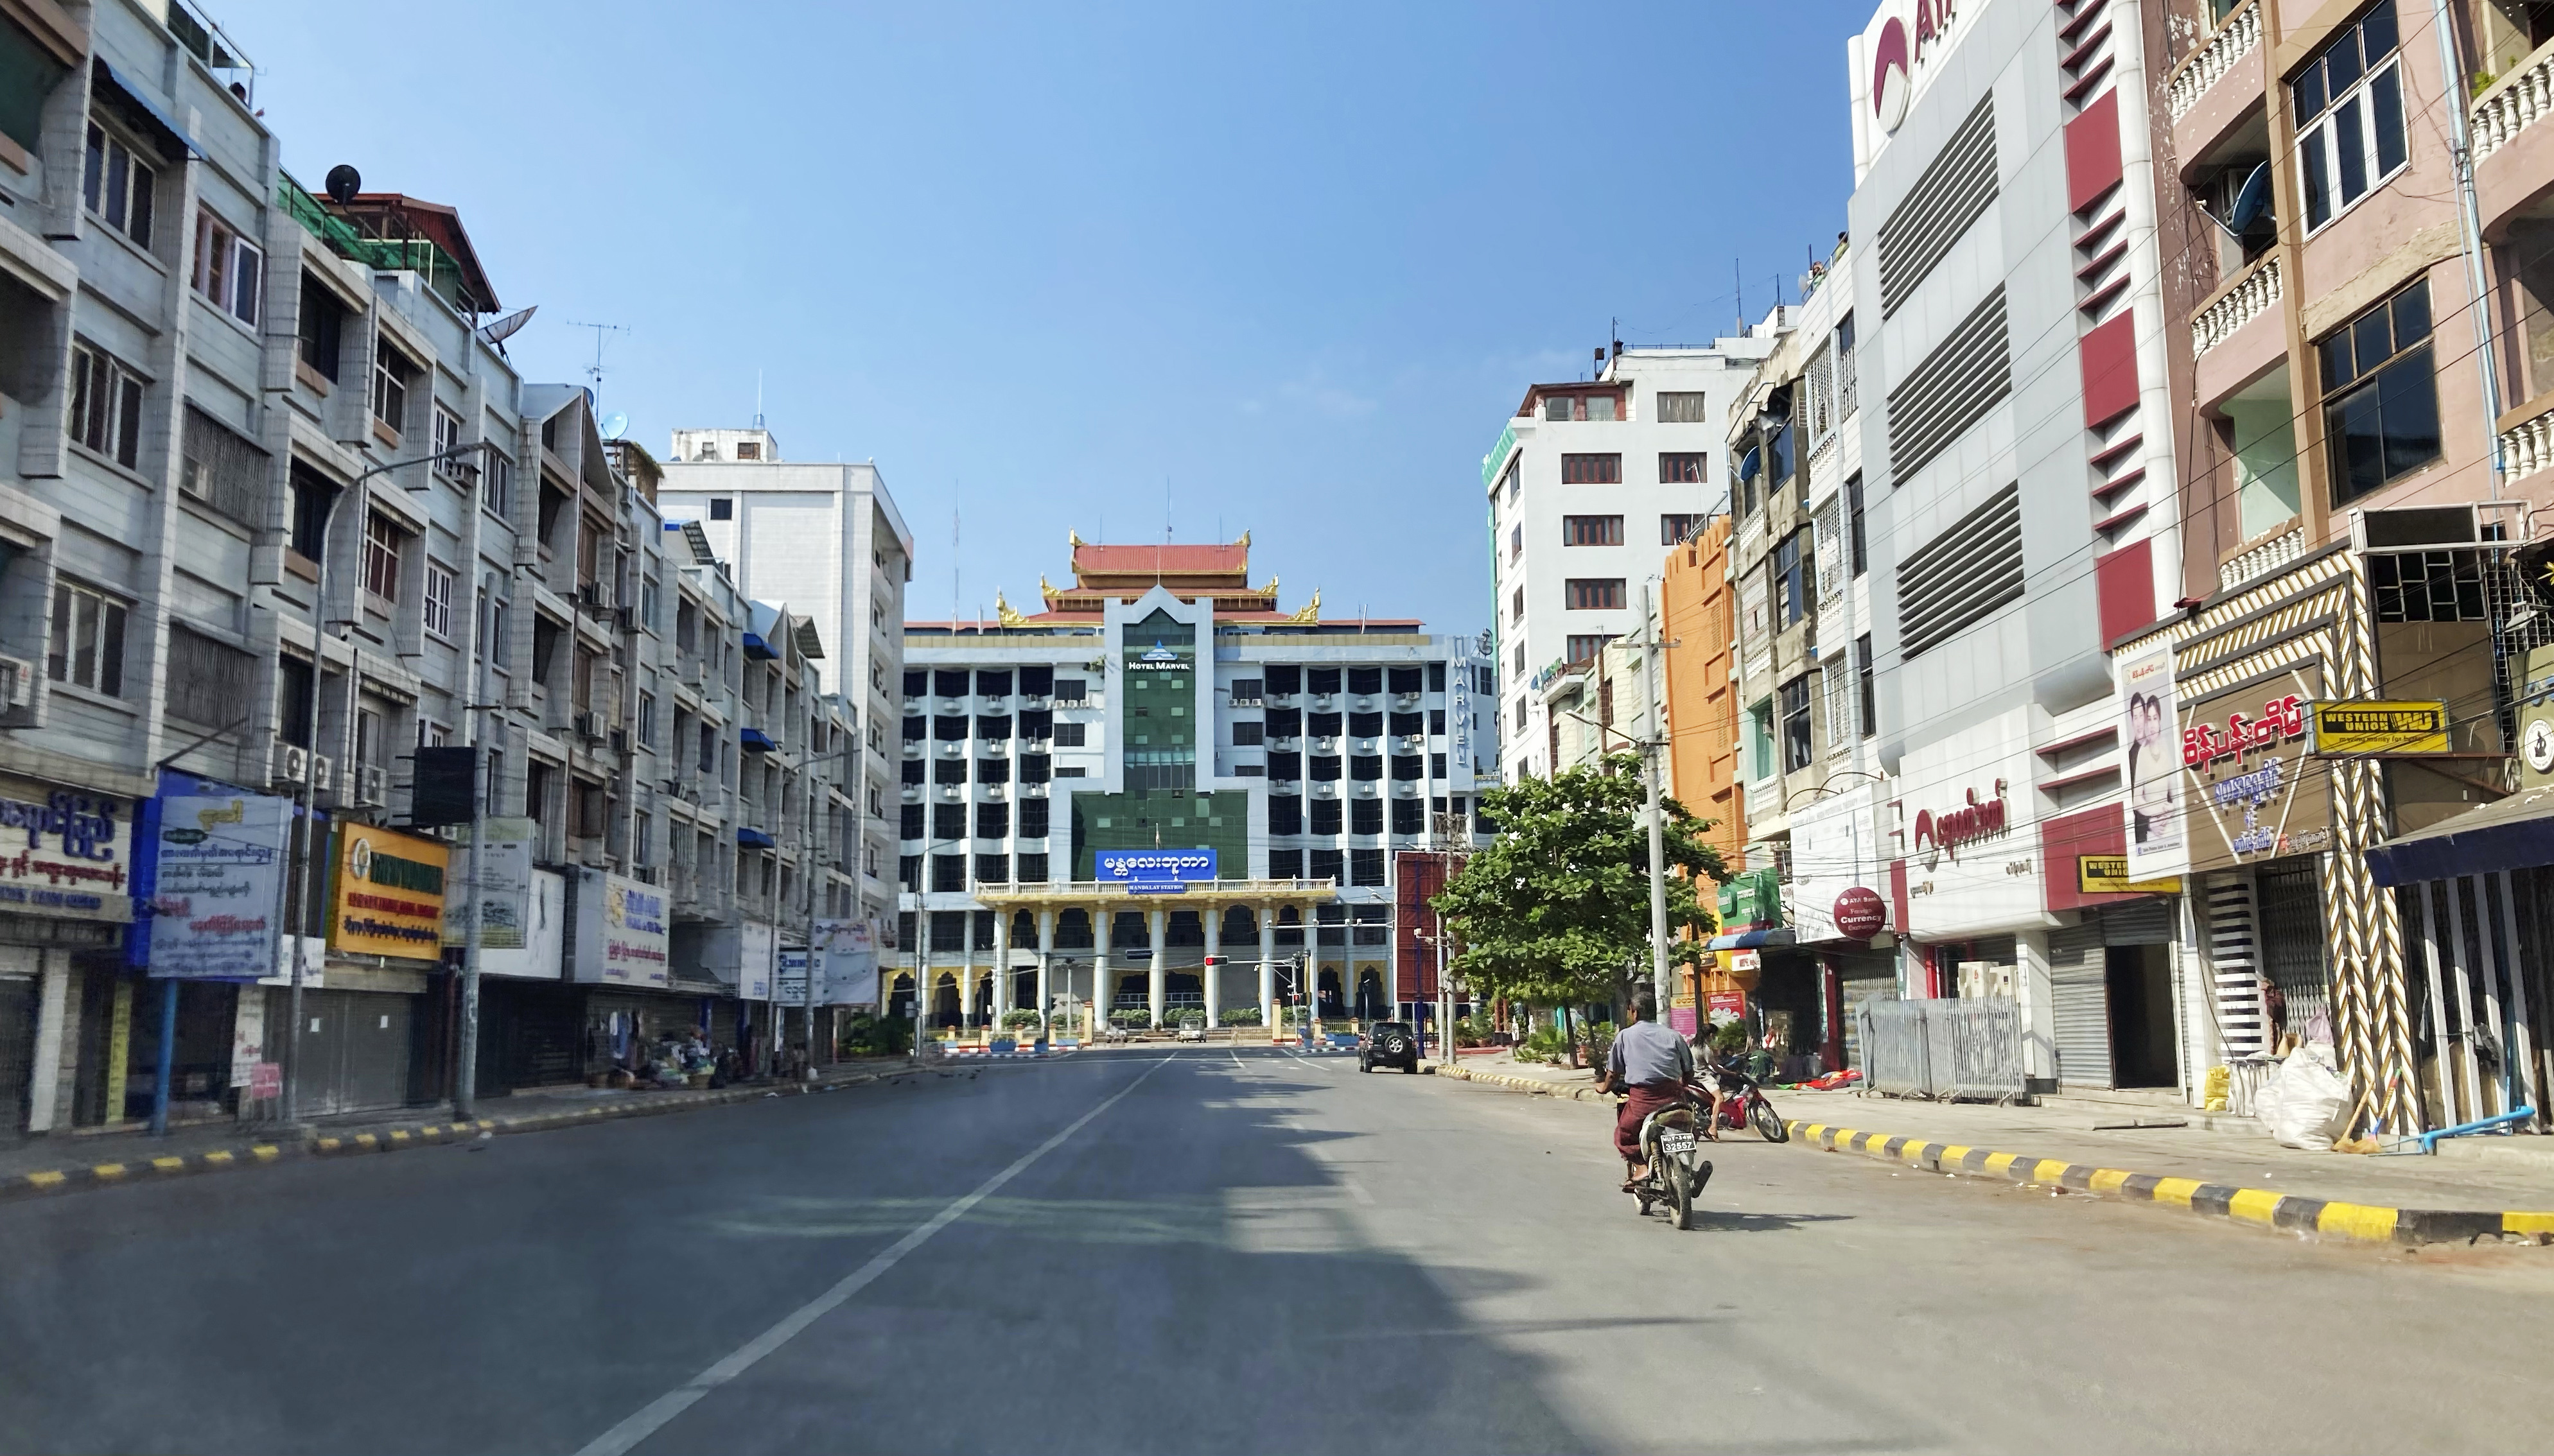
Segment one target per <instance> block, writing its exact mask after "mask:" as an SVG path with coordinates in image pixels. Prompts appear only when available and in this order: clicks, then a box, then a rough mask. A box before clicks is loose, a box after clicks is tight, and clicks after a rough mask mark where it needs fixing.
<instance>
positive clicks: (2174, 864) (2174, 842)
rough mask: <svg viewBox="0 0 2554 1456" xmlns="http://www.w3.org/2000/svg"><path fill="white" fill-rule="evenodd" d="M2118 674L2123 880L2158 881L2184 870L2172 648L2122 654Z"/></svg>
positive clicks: (2185, 838)
mask: <svg viewBox="0 0 2554 1456" xmlns="http://www.w3.org/2000/svg"><path fill="white" fill-rule="evenodd" d="M2119 671H2120V688H2119V696H2120V741H2121V742H2123V743H2125V744H2126V745H2127V746H2128V778H2129V824H2128V831H2129V833H2128V856H2129V868H2128V878H2129V879H2131V880H2152V879H2162V878H2164V877H2166V876H2170V875H2176V874H2180V873H2181V872H2183V871H2184V870H2186V869H2188V868H2189V867H2190V840H2189V835H2188V827H2187V826H2186V824H2185V823H2184V818H2185V816H2184V813H2183V803H2182V781H2181V775H2182V761H2181V724H2180V721H2179V720H2180V713H2179V705H2178V703H2177V701H2176V699H2175V697H2174V694H2173V685H2172V673H2173V654H2172V644H2171V643H2169V642H2164V643H2159V644H2157V645H2155V646H2153V647H2151V648H2148V649H2147V650H2145V651H2142V652H2139V653H2137V654H2136V655H2134V656H2124V657H2122V658H2121V659H2120V668H2119Z"/></svg>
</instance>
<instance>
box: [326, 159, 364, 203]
mask: <svg viewBox="0 0 2554 1456" xmlns="http://www.w3.org/2000/svg"><path fill="white" fill-rule="evenodd" d="M327 186H328V195H329V196H330V197H333V198H335V199H336V202H337V205H338V206H340V207H343V206H345V205H347V204H348V203H350V202H352V201H354V200H355V194H356V193H357V192H360V191H362V190H364V174H363V173H362V172H360V171H357V170H355V169H354V168H352V167H349V166H347V165H346V164H345V163H342V162H340V163H338V164H337V165H336V166H335V167H332V168H328V182H327Z"/></svg>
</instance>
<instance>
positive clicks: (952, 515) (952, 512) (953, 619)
mask: <svg viewBox="0 0 2554 1456" xmlns="http://www.w3.org/2000/svg"><path fill="white" fill-rule="evenodd" d="M958 562H959V556H958V482H957V480H956V479H955V478H952V479H951V480H950V482H949V632H950V635H952V636H955V635H957V632H958V603H959V601H960V596H959V591H958V572H959V566H958Z"/></svg>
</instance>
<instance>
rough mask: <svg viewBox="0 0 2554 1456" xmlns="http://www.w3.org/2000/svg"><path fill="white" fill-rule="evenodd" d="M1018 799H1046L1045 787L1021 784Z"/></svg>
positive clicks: (1042, 785)
mask: <svg viewBox="0 0 2554 1456" xmlns="http://www.w3.org/2000/svg"><path fill="white" fill-rule="evenodd" d="M1020 797H1022V798H1024V799H1043V798H1045V797H1046V785H1044V784H1022V785H1020Z"/></svg>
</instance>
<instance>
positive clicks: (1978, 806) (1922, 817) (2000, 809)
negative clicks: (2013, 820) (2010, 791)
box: [1916, 779, 2005, 863]
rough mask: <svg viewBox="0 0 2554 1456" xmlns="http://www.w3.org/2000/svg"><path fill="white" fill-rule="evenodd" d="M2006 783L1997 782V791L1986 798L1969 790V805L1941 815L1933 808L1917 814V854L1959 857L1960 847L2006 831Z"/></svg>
mask: <svg viewBox="0 0 2554 1456" xmlns="http://www.w3.org/2000/svg"><path fill="white" fill-rule="evenodd" d="M2004 795H2005V781H2004V780H2003V779H1997V780H1996V781H1995V790H1994V792H1993V793H1992V794H1991V795H1990V796H1989V797H1987V798H1984V799H1981V798H1979V797H1978V791H1977V790H1975V789H1970V790H1968V791H1966V793H1965V794H1964V796H1963V797H1964V798H1965V800H1966V802H1964V803H1962V804H1960V805H1958V806H1957V807H1955V808H1951V809H1945V810H1943V811H1942V812H1940V813H1939V814H1936V813H1934V812H1933V811H1932V810H1930V809H1919V810H1917V811H1916V853H1918V854H1921V855H1924V856H1926V858H1927V862H1928V863H1929V862H1930V856H1932V855H1935V854H1941V853H1948V854H1949V855H1950V856H1951V857H1952V858H1953V859H1957V858H1959V857H1960V846H1961V845H1962V844H1966V843H1969V842H1970V841H1972V840H1984V839H1991V838H1993V837H1994V836H1997V835H2000V834H2003V833H2004V831H2005V797H2004Z"/></svg>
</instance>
